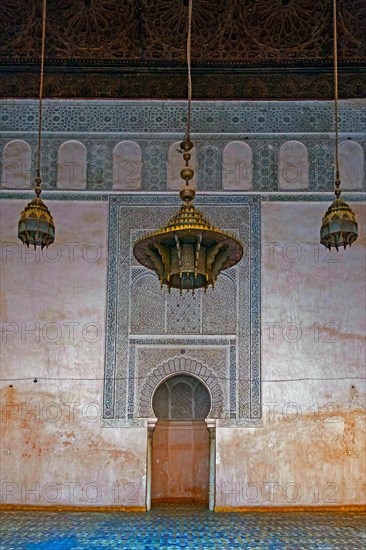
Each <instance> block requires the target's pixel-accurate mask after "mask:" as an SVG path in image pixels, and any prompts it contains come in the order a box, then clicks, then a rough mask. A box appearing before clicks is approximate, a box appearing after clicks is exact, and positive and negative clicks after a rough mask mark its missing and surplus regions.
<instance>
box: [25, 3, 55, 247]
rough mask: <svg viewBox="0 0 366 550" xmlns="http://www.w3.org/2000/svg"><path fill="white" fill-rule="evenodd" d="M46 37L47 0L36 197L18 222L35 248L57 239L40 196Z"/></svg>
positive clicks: (27, 242) (26, 238) (43, 16)
mask: <svg viewBox="0 0 366 550" xmlns="http://www.w3.org/2000/svg"><path fill="white" fill-rule="evenodd" d="M45 37H46V0H43V4H42V52H41V70H40V84H39V110H38V150H37V176H36V178H35V184H36V185H35V188H34V192H35V194H36V196H35V198H34V199H33V200H31V202H30V203H29V204H27V206H26V207H25V208H24V210H23V212H22V213H21V216H20V220H19V224H18V238H19V239H20V240H21V241H22V243H23V244H25V245H26V246H29V245H32V246H34V248H36V247H37V246H40V247H41V249H43V248H44V247H45V246H46V247H47V246H48V245H50V244H52V243H53V241H54V240H55V225H54V223H53V218H52V216H51V214H50V211H49V210H48V208H47V206H46V205H45V203H44V202H43V200H42V199H41V198H40V194H41V181H42V180H41V176H40V170H41V147H42V100H43V75H44V57H45V55H44V52H45Z"/></svg>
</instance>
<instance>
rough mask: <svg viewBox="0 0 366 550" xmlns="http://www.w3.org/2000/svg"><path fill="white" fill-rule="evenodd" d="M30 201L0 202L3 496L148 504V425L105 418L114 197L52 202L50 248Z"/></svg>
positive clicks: (29, 501) (28, 501)
mask: <svg viewBox="0 0 366 550" xmlns="http://www.w3.org/2000/svg"><path fill="white" fill-rule="evenodd" d="M26 202H27V201H22V200H19V201H15V200H14V201H3V202H2V203H1V236H2V238H1V241H2V246H1V252H2V257H1V260H2V261H1V322H2V346H1V347H2V351H1V354H2V355H1V378H2V382H1V431H2V434H1V482H2V484H1V489H2V495H1V496H2V503H5V504H11V503H17V504H24V505H34V504H38V505H75V506H89V505H90V506H104V505H115V506H129V507H130V506H144V504H145V469H146V438H147V434H146V430H145V429H144V428H133V427H130V428H123V427H119V428H117V429H111V428H102V427H101V411H102V397H103V392H102V388H103V371H104V337H105V297H106V254H107V248H106V246H107V227H108V224H107V218H108V206H107V202H88V201H86V202H72V203H70V202H67V203H62V202H61V201H52V202H48V206H49V208H50V210H51V212H52V215H53V216H54V220H55V224H56V231H57V241H56V243H55V245H53V247H50V248H49V250H47V251H46V250H44V251H43V253H42V254H40V253H39V250H37V252H35V251H33V250H31V249H29V250H28V249H26V248H25V247H23V246H22V245H21V244H19V243H18V242H17V239H16V234H17V226H16V224H17V220H18V218H19V214H20V212H21V209H22V208H24V206H25V204H26Z"/></svg>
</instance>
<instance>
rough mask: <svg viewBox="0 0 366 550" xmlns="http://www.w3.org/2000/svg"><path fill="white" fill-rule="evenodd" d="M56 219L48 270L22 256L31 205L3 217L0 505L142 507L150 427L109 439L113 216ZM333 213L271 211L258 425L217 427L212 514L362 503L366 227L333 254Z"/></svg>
mask: <svg viewBox="0 0 366 550" xmlns="http://www.w3.org/2000/svg"><path fill="white" fill-rule="evenodd" d="M48 205H49V207H50V209H51V211H52V214H53V215H54V219H55V223H56V227H57V231H58V233H57V246H54V247H53V248H52V247H50V249H49V250H48V251H44V252H43V254H42V257H41V256H40V255H39V252H38V251H37V252H34V251H32V250H26V249H25V248H24V247H22V246H21V245H20V244H18V243H17V242H16V237H15V235H16V221H17V219H18V217H19V213H20V210H21V209H22V208H23V207H24V204H23V201H19V200H6V201H3V202H2V205H1V235H2V247H1V251H2V257H1V260H2V261H1V276H2V282H1V290H2V294H1V297H2V301H1V314H2V319H1V321H2V360H1V378H2V386H1V413H2V417H1V427H2V439H1V441H2V442H1V477H2V503H6V504H11V503H17V504H25V505H26V504H46V505H51V504H60V505H61V504H63V505H69V504H70V505H75V506H77V505H79V506H88V505H90V506H104V505H105V506H107V505H120V506H144V503H145V501H144V499H145V476H146V437H147V430H146V427H144V426H142V425H140V427H133V426H132V425H131V426H130V427H123V426H122V427H121V426H120V427H114V428H113V427H109V428H106V427H102V424H101V411H102V387H103V368H104V353H105V350H104V333H105V308H106V300H105V299H106V251H107V227H108V223H107V218H108V208H107V202H106V201H105V202H103V201H101V202H98V201H79V202H78V201H76V202H73V201H72V202H70V201H68V202H62V201H50V202H49V203H48ZM324 206H325V205H324V204H323V203H320V204H319V203H300V202H292V203H284V202H277V203H276V202H270V203H263V204H262V379H263V384H262V400H263V425H262V427H257V428H235V427H230V428H229V427H220V421H219V426H218V428H217V430H216V432H217V434H216V436H217V456H216V462H217V464H216V473H217V478H216V506H218V507H232V506H293V505H325V506H330V505H343V504H360V503H362V502H364V500H363V499H364V489H365V484H364V481H365V474H366V465H365V453H364V450H365V449H364V442H365V420H364V412H365V378H364V376H365V369H364V363H365V361H364V360H365V351H364V350H365V347H364V343H365V308H364V305H365V282H364V272H365V249H364V239H363V238H362V220H364V219H365V214H366V211H365V205H364V204H362V203H354V204H353V205H352V208H353V209H354V211H355V213H356V215H357V218H358V220H359V222H360V229H361V237H360V238H359V240H358V241H357V242H356V243H355V244H354V245H353V247H352V248H351V249H347V251H346V252H344V251H342V250H341V251H339V252H338V254H337V253H333V252H332V253H328V252H325V251H323V249H321V248H320V246H319V245H318V230H319V223H320V219H321V216H322V214H323V211H324ZM76 235H77V237H75V236H76ZM35 380H37V382H35Z"/></svg>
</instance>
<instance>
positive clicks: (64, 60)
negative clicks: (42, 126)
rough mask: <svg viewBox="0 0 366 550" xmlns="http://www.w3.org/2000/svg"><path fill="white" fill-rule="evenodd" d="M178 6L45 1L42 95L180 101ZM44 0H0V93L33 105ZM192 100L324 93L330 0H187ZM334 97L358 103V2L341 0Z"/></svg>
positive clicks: (363, 7)
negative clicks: (190, 5) (189, 3)
mask: <svg viewBox="0 0 366 550" xmlns="http://www.w3.org/2000/svg"><path fill="white" fill-rule="evenodd" d="M186 4H187V2H186V1H184V0H154V1H152V0H48V2H47V35H46V78H45V95H46V96H48V97H72V98H75V97H109V98H110V97H116V98H118V97H122V98H182V97H183V98H184V97H186V95H187V69H186V55H185V49H186V31H187V29H186V26H187V5H186ZM40 18H41V0H1V2H0V96H1V97H36V96H37V94H38V80H39V56H40V34H41V28H40ZM192 25H193V31H192V33H193V34H192V63H193V69H192V73H193V96H194V98H208V99H220V98H221V99H288V98H292V99H309V98H311V99H313V98H319V99H324V98H331V97H332V95H333V91H332V86H333V77H332V67H333V55H332V33H333V31H332V0H215V1H214V2H213V1H212V0H194V1H193V22H192ZM338 30H339V74H340V96H341V97H354V98H357V97H365V96H366V0H338Z"/></svg>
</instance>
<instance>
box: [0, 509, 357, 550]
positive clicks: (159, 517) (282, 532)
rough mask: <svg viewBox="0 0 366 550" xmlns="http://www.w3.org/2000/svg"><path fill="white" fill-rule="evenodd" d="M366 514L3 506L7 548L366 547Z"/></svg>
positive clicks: (2, 545)
mask: <svg viewBox="0 0 366 550" xmlns="http://www.w3.org/2000/svg"><path fill="white" fill-rule="evenodd" d="M365 519H366V516H365V514H355V513H311V512H306V513H297V512H292V513H261V514H257V513H250V514H238V513H230V514H213V513H210V512H208V511H207V510H206V509H205V508H202V507H199V506H172V505H166V506H164V505H163V506H159V507H156V508H154V509H153V510H152V511H151V512H149V513H147V514H144V513H139V514H137V513H81V512H70V513H65V512H64V513H62V512H59V513H57V512H55V513H53V512H3V513H2V514H1V517H0V520H1V543H0V549H1V550H13V549H24V550H71V549H73V550H80V549H89V548H90V549H93V548H112V549H113V548H118V549H120V550H158V549H159V550H175V549H185V550H204V549H207V550H216V549H217V550H227V549H230V550H231V549H232V550H235V549H238V548H240V549H242V548H258V549H263V548H266V549H271V550H290V549H291V550H301V549H306V550H308V549H311V550H313V549H316V550H318V549H319V550H326V549H333V548H334V549H344V550H345V549H347V550H348V549H354V548H355V549H359V548H360V549H361V548H366V533H365Z"/></svg>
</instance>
